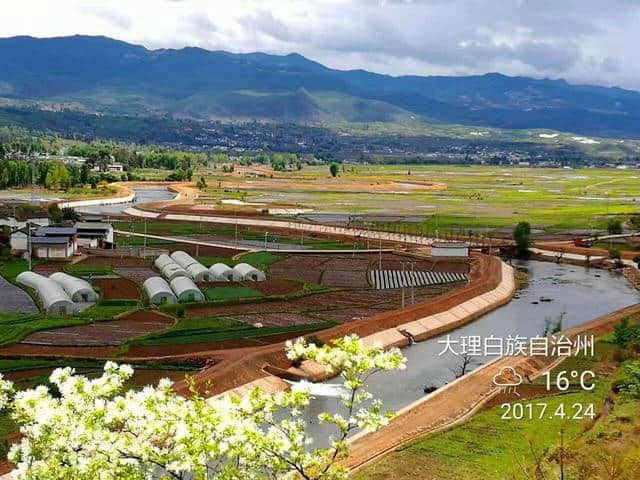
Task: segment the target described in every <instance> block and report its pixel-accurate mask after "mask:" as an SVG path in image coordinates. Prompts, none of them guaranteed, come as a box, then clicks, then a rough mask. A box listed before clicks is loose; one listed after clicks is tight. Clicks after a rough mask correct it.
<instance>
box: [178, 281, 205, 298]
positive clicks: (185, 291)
mask: <svg viewBox="0 0 640 480" xmlns="http://www.w3.org/2000/svg"><path fill="white" fill-rule="evenodd" d="M171 288H172V289H173V292H174V293H175V294H176V297H177V299H178V301H179V302H202V301H204V294H203V293H202V292H201V291H200V289H199V288H198V287H197V286H196V284H195V283H193V280H191V279H190V278H187V277H176V278H174V279H173V280H171Z"/></svg>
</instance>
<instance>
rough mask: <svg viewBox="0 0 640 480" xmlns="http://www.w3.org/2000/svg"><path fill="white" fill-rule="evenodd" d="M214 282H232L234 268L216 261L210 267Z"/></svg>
mask: <svg viewBox="0 0 640 480" xmlns="http://www.w3.org/2000/svg"><path fill="white" fill-rule="evenodd" d="M209 271H210V272H211V281H212V282H230V281H232V280H233V268H231V267H230V266H228V265H225V264H224V263H216V264H215V265H212V266H211V267H209Z"/></svg>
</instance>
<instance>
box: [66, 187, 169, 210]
mask: <svg viewBox="0 0 640 480" xmlns="http://www.w3.org/2000/svg"><path fill="white" fill-rule="evenodd" d="M132 190H133V191H134V192H135V193H136V199H135V200H134V201H133V202H129V203H118V204H115V205H96V206H92V207H78V208H76V210H77V211H78V212H80V213H88V214H92V215H119V214H121V213H122V212H124V211H125V210H126V209H127V208H129V207H131V206H133V205H140V204H142V203H148V202H160V201H163V200H170V199H172V198H173V197H175V193H173V192H170V191H169V189H168V188H167V187H133V189H132Z"/></svg>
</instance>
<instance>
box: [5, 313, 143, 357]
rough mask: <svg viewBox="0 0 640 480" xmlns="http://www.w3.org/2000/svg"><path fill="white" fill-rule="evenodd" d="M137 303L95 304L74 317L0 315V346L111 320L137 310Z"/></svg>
mask: <svg viewBox="0 0 640 480" xmlns="http://www.w3.org/2000/svg"><path fill="white" fill-rule="evenodd" d="M137 306H138V303H137V302H136V304H134V305H131V304H129V303H128V302H127V303H126V304H116V305H109V304H107V305H105V304H102V303H99V304H96V305H94V306H93V307H91V308H88V309H87V310H84V311H83V312H80V313H78V314H77V315H75V316H68V317H51V316H48V315H45V314H42V313H0V346H7V345H12V344H14V343H18V342H20V341H22V340H23V339H24V338H25V337H27V336H29V335H31V334H32V333H35V332H39V331H41V330H50V329H55V328H62V327H74V326H78V325H87V324H89V323H94V322H97V321H105V320H113V318H114V317H115V316H117V315H120V314H122V313H124V312H128V311H130V310H133V309H135V308H137Z"/></svg>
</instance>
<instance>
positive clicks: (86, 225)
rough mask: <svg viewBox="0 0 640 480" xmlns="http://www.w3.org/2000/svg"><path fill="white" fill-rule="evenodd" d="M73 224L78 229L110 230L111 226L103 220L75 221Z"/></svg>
mask: <svg viewBox="0 0 640 480" xmlns="http://www.w3.org/2000/svg"><path fill="white" fill-rule="evenodd" d="M75 226H76V228H77V229H78V230H110V229H112V228H113V226H112V225H111V224H110V223H103V222H77V223H76V225H75Z"/></svg>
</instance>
